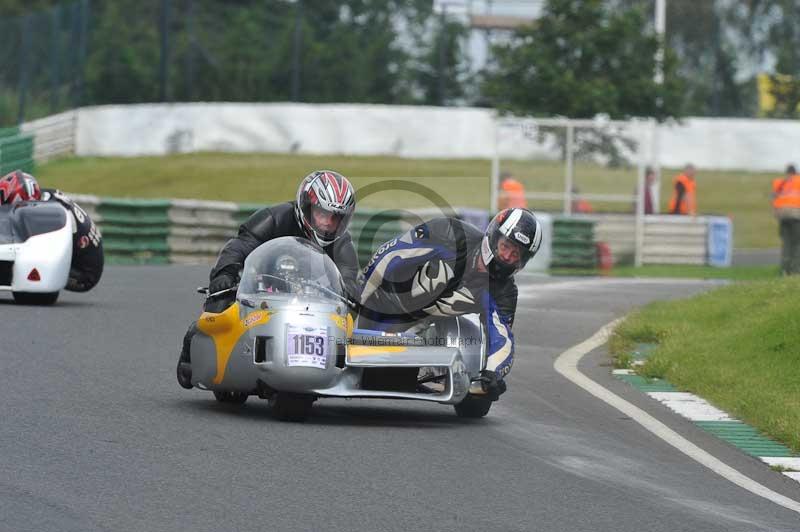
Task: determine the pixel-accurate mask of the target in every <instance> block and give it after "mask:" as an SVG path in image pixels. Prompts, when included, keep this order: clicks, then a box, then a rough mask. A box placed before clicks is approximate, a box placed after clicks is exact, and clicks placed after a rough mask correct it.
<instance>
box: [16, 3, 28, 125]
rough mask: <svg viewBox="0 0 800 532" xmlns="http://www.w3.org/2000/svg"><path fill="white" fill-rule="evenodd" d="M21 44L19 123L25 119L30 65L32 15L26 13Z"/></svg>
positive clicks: (23, 20)
mask: <svg viewBox="0 0 800 532" xmlns="http://www.w3.org/2000/svg"><path fill="white" fill-rule="evenodd" d="M21 32H22V35H21V40H22V42H21V44H22V45H21V46H20V51H19V107H18V108H17V123H18V124H22V123H23V122H24V121H25V104H26V99H27V96H28V75H29V66H30V60H29V57H28V56H29V55H30V51H31V50H30V48H31V17H30V16H29V15H26V16H24V17H22V27H21Z"/></svg>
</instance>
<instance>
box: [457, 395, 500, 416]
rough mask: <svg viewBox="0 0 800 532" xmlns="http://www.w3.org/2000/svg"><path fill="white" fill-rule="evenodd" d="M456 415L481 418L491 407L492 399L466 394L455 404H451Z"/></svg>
mask: <svg viewBox="0 0 800 532" xmlns="http://www.w3.org/2000/svg"><path fill="white" fill-rule="evenodd" d="M453 408H455V409H456V414H457V415H458V417H466V418H481V417H483V416H485V415H486V414H488V413H489V409H490V408H492V401H491V399H488V398H486V397H477V396H475V395H468V396H466V397H465V398H464V400H463V401H461V402H460V403H458V404H457V405H453Z"/></svg>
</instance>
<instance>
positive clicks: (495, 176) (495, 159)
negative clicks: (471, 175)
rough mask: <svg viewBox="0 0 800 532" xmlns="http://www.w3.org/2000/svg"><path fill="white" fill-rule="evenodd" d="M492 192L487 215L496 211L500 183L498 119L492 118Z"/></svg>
mask: <svg viewBox="0 0 800 532" xmlns="http://www.w3.org/2000/svg"><path fill="white" fill-rule="evenodd" d="M490 181H491V187H492V190H491V191H490V192H489V201H490V203H489V213H490V214H491V213H493V212H495V210H496V209H497V195H498V192H499V190H498V188H499V185H500V183H499V181H500V117H498V116H497V113H495V116H494V155H493V156H492V174H491V176H490Z"/></svg>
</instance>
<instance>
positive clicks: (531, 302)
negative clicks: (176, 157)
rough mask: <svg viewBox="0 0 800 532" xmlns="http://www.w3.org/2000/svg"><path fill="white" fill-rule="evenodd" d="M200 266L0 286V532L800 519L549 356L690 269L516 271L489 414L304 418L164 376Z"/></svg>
mask: <svg viewBox="0 0 800 532" xmlns="http://www.w3.org/2000/svg"><path fill="white" fill-rule="evenodd" d="M206 274H207V267H177V266H164V267H110V268H108V269H107V271H106V274H105V276H104V278H103V280H102V281H101V284H100V286H99V287H98V288H96V289H95V290H94V291H92V292H89V293H88V294H70V293H65V294H62V298H61V299H60V301H59V302H58V303H57V304H56V306H54V307H49V308H39V307H19V306H15V305H13V304H12V303H11V297H10V295H5V294H0V313H1V315H2V320H0V334H1V335H2V336H1V337H0V364H1V366H0V367H2V386H0V409H2V418H0V419H2V428H0V530H2V531H10V532H17V531H37V532H43V531H59V532H67V531H75V532H91V531H112V530H113V531H115V532H118V531H161V530H165V531H182V530H198V531H220V530H269V531H281V530H296V531H308V530H314V531H316V530H319V531H347V532H352V531H361V530H363V531H383V530H387V531H389V530H391V531H410V530H452V531H461V530H463V531H472V530H483V531H486V530H488V531H492V532H495V531H514V530H520V531H522V530H524V531H529V530H537V531H559V532H560V531H587V532H589V531H591V532H598V531H613V532H628V531H630V532H641V531H649V532H656V531H668V532H677V531H692V532H695V531H703V532H711V531H719V532H737V531H742V532H745V531H746V532H753V531H762V530H763V531H767V530H769V531H773V530H775V531H786V532H790V531H791V532H796V531H797V530H800V514H797V513H795V512H792V511H790V510H787V509H785V508H783V507H781V506H778V505H776V504H774V503H772V502H770V501H768V500H766V499H762V498H760V497H757V496H755V495H753V494H751V493H750V492H748V491H745V490H744V489H742V488H739V487H737V486H736V485H734V484H732V483H730V482H728V481H727V480H725V479H723V478H722V477H719V476H717V475H716V474H715V473H713V472H711V471H710V470H708V469H706V468H705V467H703V466H702V465H700V464H698V463H697V462H695V461H693V460H691V459H690V458H688V457H687V456H685V455H683V454H681V453H680V452H678V451H677V450H675V449H674V448H672V447H671V446H669V445H667V444H666V443H664V442H662V441H661V440H659V439H658V438H656V436H654V435H653V434H651V433H650V432H648V431H646V430H645V429H644V428H642V427H641V426H640V425H638V424H637V423H636V422H634V421H632V420H631V419H629V418H627V417H626V416H624V415H623V414H621V413H620V412H618V411H617V410H615V409H613V408H612V407H610V406H608V405H606V404H605V403H602V402H600V401H599V400H597V399H595V398H594V397H593V396H591V395H589V394H588V393H586V392H585V391H583V390H582V389H580V388H578V387H577V386H575V385H574V384H572V383H571V382H569V381H568V380H566V379H565V378H563V377H562V376H561V375H559V374H558V373H556V371H555V370H554V369H553V361H554V360H555V359H556V357H557V356H558V355H559V354H560V353H562V352H563V351H564V350H566V349H568V348H569V347H571V346H573V345H574V344H577V343H579V342H581V341H583V340H585V339H586V338H588V337H590V336H591V335H592V334H594V333H595V332H596V331H597V330H598V329H599V328H600V327H601V326H603V325H605V324H606V323H608V322H609V321H611V320H612V319H614V318H616V317H619V316H622V315H624V314H625V313H626V312H627V311H628V310H630V309H631V308H633V307H636V306H639V305H642V304H644V303H646V302H648V301H651V300H656V299H667V298H673V297H684V296H688V295H690V294H693V293H696V292H698V291H701V290H704V289H706V288H708V287H710V286H713V285H711V284H707V283H702V282H697V281H685V282H678V281H674V282H673V281H669V282H665V281H656V282H649V281H635V280H617V281H611V280H603V279H564V278H559V279H548V278H541V277H535V276H527V275H526V276H522V278H521V279H520V280H521V297H520V303H519V304H520V306H519V309H518V312H517V323H516V326H515V333H516V336H517V356H516V363H515V365H514V370H513V371H512V373H511V375H510V377H509V392H508V393H507V394H506V395H505V396H503V398H502V400H501V401H500V402H499V403H497V404H495V405H494V407H493V409H492V411H491V413H490V414H489V416H488V417H487V418H486V419H483V420H476V421H465V420H461V419H459V418H457V417H456V416H455V414H454V412H453V410H452V408H451V407H446V406H442V405H435V404H426V403H416V402H401V401H381V400H351V401H345V400H331V399H325V400H320V401H318V402H317V403H316V405H315V406H314V408H315V413H314V416H313V417H312V418H311V419H310V420H309V421H308V422H307V423H303V424H291V423H281V422H277V421H274V420H273V419H272V418H271V417H270V413H269V408H268V406H267V403H266V402H265V401H260V400H257V399H254V398H251V399H250V401H248V403H247V404H246V405H245V406H244V407H232V406H228V405H223V404H220V403H217V402H216V401H215V400H214V398H213V396H212V395H211V393H209V392H203V391H199V390H191V391H186V390H183V389H181V388H179V387H178V385H177V383H176V382H175V377H174V374H175V371H174V368H175V362H176V357H177V353H178V344H179V341H180V338H181V337H182V335H183V333H184V331H185V329H186V326H187V325H188V323H189V322H190V321H191V320H192V319H193V318H195V317H196V315H197V314H198V311H199V307H200V303H201V298H200V296H199V295H197V294H195V293H194V288H195V287H196V286H198V285H201V284H203V283H204V281H205V279H206ZM581 370H582V371H583V372H584V373H585V374H586V375H588V376H590V377H591V378H593V379H594V380H596V381H597V382H599V383H600V384H602V385H603V386H605V387H607V388H608V389H610V390H611V391H613V392H614V393H616V394H618V395H620V396H622V397H624V398H625V399H626V400H628V401H630V402H633V403H634V404H636V405H637V406H639V407H640V408H643V409H645V410H646V411H647V412H649V413H650V414H652V415H654V416H657V417H658V418H659V419H660V420H661V421H663V422H664V423H667V424H668V425H669V426H670V427H672V428H673V429H675V430H677V431H678V432H680V433H681V434H683V435H684V436H685V437H687V438H688V439H690V440H691V441H692V442H694V443H696V444H697V445H700V446H701V447H703V448H704V449H706V450H708V451H709V452H711V453H712V454H713V455H714V456H716V457H717V458H719V459H721V460H723V461H724V462H726V463H727V464H729V465H731V466H732V467H734V468H736V469H737V470H739V471H741V472H742V473H744V474H745V475H747V476H749V477H751V478H753V479H754V480H756V481H758V482H760V483H762V484H764V485H765V486H767V487H769V488H770V489H772V490H775V491H777V492H779V493H781V494H783V495H785V496H788V497H791V498H793V499H794V500H800V484H798V483H796V482H793V481H791V480H790V479H788V478H787V477H785V476H783V475H780V474H779V473H776V472H772V471H770V470H769V469H768V468H767V467H766V466H765V465H763V464H761V463H760V462H758V461H756V460H755V459H752V458H750V457H748V456H746V455H744V454H743V453H741V452H740V451H738V450H736V449H734V448H732V447H729V446H728V445H727V444H725V443H722V442H719V441H717V440H715V439H714V438H712V437H710V436H707V435H706V434H705V433H703V432H701V431H699V430H698V429H696V428H694V426H693V425H692V424H691V423H689V422H688V421H684V420H683V419H682V418H677V417H676V416H674V415H673V414H671V413H670V412H669V411H668V410H666V409H665V408H664V407H662V406H661V405H660V404H659V403H657V402H655V401H653V400H651V399H649V398H648V397H646V396H644V395H642V394H641V393H640V392H638V391H636V390H634V389H633V388H631V387H629V386H628V385H626V384H624V383H622V382H618V381H616V380H615V379H613V378H612V377H611V376H610V371H609V370H610V368H609V367H608V357H607V354H606V353H605V352H604V349H603V348H600V349H598V350H596V351H594V352H592V353H590V354H589V355H588V356H587V357H585V358H584V359H583V362H582V365H581Z"/></svg>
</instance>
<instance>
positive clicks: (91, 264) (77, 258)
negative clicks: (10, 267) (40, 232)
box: [0, 170, 104, 292]
mask: <svg viewBox="0 0 800 532" xmlns="http://www.w3.org/2000/svg"><path fill="white" fill-rule="evenodd" d="M20 201H52V202H57V203H58V204H60V205H61V206H62V207H64V209H66V211H67V212H68V213H69V214H70V215H71V216H72V220H73V222H74V224H73V233H72V262H71V264H70V268H69V276H68V278H67V285H66V286H65V287H64V288H65V289H67V290H70V291H72V292H87V291H89V290H91V289H92V288H94V286H95V285H96V284H97V283H98V282H99V281H100V277H101V276H102V275H103V265H104V258H103V237H102V235H101V234H100V231H99V230H98V229H97V226H96V225H95V224H94V222H93V221H92V219H91V218H90V217H89V215H88V214H86V211H84V210H83V209H81V207H80V206H79V205H78V204H77V203H75V202H74V201H72V200H71V199H70V198H69V197H68V196H67V195H66V194H64V193H63V192H61V191H60V190H57V189H54V188H45V189H42V188H40V187H39V184H38V183H37V182H36V178H34V177H33V176H32V175H30V174H27V173H25V172H23V171H22V170H14V171H13V172H11V173H9V174H7V175H5V176H3V177H2V178H0V205H10V204H12V203H17V202H20Z"/></svg>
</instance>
